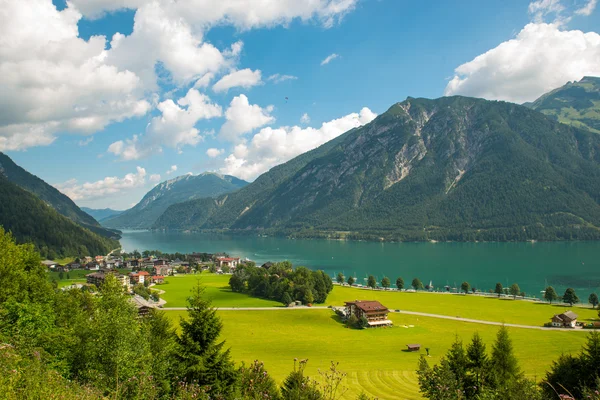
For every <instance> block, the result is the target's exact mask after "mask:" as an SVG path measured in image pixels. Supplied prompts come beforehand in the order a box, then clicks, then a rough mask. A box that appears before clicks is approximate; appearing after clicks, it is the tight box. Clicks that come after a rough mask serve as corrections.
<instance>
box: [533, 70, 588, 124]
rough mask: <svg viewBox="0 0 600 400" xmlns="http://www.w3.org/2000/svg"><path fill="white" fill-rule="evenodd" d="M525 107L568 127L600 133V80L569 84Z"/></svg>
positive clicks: (586, 79) (585, 79)
mask: <svg viewBox="0 0 600 400" xmlns="http://www.w3.org/2000/svg"><path fill="white" fill-rule="evenodd" d="M525 105H526V106H528V107H530V108H532V109H534V110H537V111H540V112H542V113H544V114H546V115H548V116H550V117H551V118H554V119H556V120H557V121H559V122H562V123H565V124H567V125H571V126H575V127H579V128H585V129H589V130H591V131H592V132H596V133H600V78H596V77H591V76H586V77H584V78H583V79H582V80H580V81H579V82H569V83H567V84H566V85H564V86H562V87H560V88H558V89H555V90H553V91H551V92H549V93H546V94H545V95H543V96H542V97H540V98H539V99H537V100H536V101H534V102H533V103H527V104H525Z"/></svg>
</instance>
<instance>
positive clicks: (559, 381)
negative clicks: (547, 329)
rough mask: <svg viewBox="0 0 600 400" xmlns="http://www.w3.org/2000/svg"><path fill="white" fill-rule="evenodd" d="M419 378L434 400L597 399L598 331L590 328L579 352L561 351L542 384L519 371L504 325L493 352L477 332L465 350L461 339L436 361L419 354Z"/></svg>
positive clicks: (599, 394)
mask: <svg viewBox="0 0 600 400" xmlns="http://www.w3.org/2000/svg"><path fill="white" fill-rule="evenodd" d="M417 376H418V380H419V387H420V392H421V394H422V396H423V397H425V398H426V399H431V400H466V399H476V400H487V399H490V400H491V399H498V400H501V399H502V400H507V399H508V400H550V399H557V400H580V399H590V400H599V399H600V391H599V389H600V378H599V377H600V334H599V333H598V332H595V331H594V332H591V333H590V334H589V335H588V337H587V343H586V344H585V345H584V346H583V348H582V350H581V352H580V353H579V354H578V355H570V354H563V355H561V356H560V357H559V359H558V360H556V361H554V362H553V363H552V365H551V366H550V369H549V370H548V372H546V375H545V377H544V379H542V380H541V381H540V382H536V381H534V380H531V379H529V378H528V377H526V376H525V375H524V374H523V372H522V371H521V369H520V367H519V361H518V359H517V357H516V356H515V354H514V352H513V346H512V341H511V339H510V337H509V333H508V329H507V328H506V327H504V326H503V327H501V328H500V329H499V330H498V333H497V335H496V340H495V342H494V343H493V345H492V349H491V352H488V351H487V349H486V345H485V343H484V342H483V340H482V339H481V337H480V336H479V334H477V333H475V334H474V335H473V338H472V339H471V342H470V343H469V344H468V345H467V346H466V348H465V346H463V343H462V341H461V340H460V339H459V338H458V337H457V338H456V340H455V342H454V343H453V344H452V346H451V348H450V349H449V350H448V352H447V353H446V355H445V356H443V357H442V358H441V360H440V362H439V363H438V364H437V365H434V366H433V367H431V366H430V365H429V363H428V362H427V359H426V358H425V357H423V356H421V358H420V360H419V366H418V370H417Z"/></svg>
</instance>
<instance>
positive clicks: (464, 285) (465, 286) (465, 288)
mask: <svg viewBox="0 0 600 400" xmlns="http://www.w3.org/2000/svg"><path fill="white" fill-rule="evenodd" d="M460 290H462V291H463V292H465V294H468V293H469V290H471V285H470V284H469V282H463V283H461V284H460Z"/></svg>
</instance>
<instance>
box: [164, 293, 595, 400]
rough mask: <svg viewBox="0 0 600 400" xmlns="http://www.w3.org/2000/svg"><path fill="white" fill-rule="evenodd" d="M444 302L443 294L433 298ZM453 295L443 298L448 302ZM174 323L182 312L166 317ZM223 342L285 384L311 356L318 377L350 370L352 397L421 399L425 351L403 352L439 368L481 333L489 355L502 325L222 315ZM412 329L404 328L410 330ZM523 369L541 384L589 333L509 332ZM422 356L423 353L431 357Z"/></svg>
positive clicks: (297, 314) (311, 314)
mask: <svg viewBox="0 0 600 400" xmlns="http://www.w3.org/2000/svg"><path fill="white" fill-rule="evenodd" d="M430 297H434V298H438V296H435V295H430ZM445 299H446V297H440V301H445ZM167 315H169V316H170V317H171V318H173V320H174V321H179V316H181V315H183V316H185V315H186V314H185V312H182V311H167ZM219 315H220V317H221V318H222V320H223V332H222V337H223V338H224V339H225V340H226V341H227V347H231V354H232V356H233V358H234V360H235V361H237V362H242V361H243V362H246V363H249V362H251V361H253V360H255V359H258V360H261V361H263V362H264V363H265V366H266V367H267V370H268V371H269V373H270V374H271V375H272V376H273V377H274V378H275V379H277V380H278V381H279V382H280V381H281V380H282V379H283V378H285V376H286V375H287V374H288V373H289V372H290V371H291V370H292V368H293V360H294V358H295V357H298V358H299V359H301V358H308V359H309V362H308V367H307V371H308V373H309V374H310V376H312V377H318V376H319V375H318V372H317V370H318V369H321V370H324V369H327V368H328V366H329V362H330V361H336V362H339V363H340V364H339V369H340V370H342V371H344V372H347V373H348V377H347V378H346V382H345V384H346V386H347V387H348V389H349V390H348V392H347V395H346V396H345V397H344V398H347V399H355V398H356V395H357V394H358V393H360V392H361V391H363V390H364V391H365V392H366V393H368V394H370V395H371V396H377V397H378V398H380V399H419V398H421V397H420V396H419V393H418V387H417V380H416V374H415V370H416V368H417V360H418V358H419V353H408V352H405V351H403V350H404V349H405V348H406V347H405V345H406V344H408V343H420V344H421V345H422V346H423V348H425V347H429V348H430V349H431V350H430V351H431V355H432V357H431V358H430V361H431V362H432V363H435V362H438V361H439V357H440V356H441V355H443V354H444V353H445V352H446V351H447V349H448V348H449V347H450V345H451V343H452V342H453V341H454V337H455V335H458V336H459V337H460V338H462V340H463V341H464V342H465V343H467V342H468V341H469V340H470V338H471V336H472V335H473V333H474V332H475V331H477V332H479V333H480V335H481V336H482V337H483V339H484V341H485V343H486V344H487V347H488V350H489V349H490V348H491V344H492V342H493V339H494V337H495V334H496V332H497V329H498V327H495V326H487V325H478V324H470V323H464V322H457V321H447V320H440V319H435V318H425V317H416V316H409V315H402V314H391V315H390V319H392V320H393V321H394V324H395V326H394V327H393V328H379V329H367V330H353V329H347V328H345V327H344V326H343V325H342V324H341V323H340V322H339V320H338V319H337V317H335V316H334V314H333V312H332V311H331V310H293V311H291V310H290V311H285V310H281V311H219ZM410 325H412V326H413V327H406V328H405V327H404V326H410ZM510 334H511V338H512V339H513V344H514V348H515V353H516V355H517V356H518V358H519V360H520V363H521V367H522V369H523V370H524V372H525V373H526V374H528V375H529V376H530V377H531V378H536V379H537V380H538V381H540V380H541V379H542V378H543V376H544V372H545V370H546V369H547V368H548V366H549V365H550V364H551V361H552V360H554V359H556V358H557V357H558V356H559V355H560V354H561V353H563V352H578V351H579V349H580V348H581V345H582V343H583V342H584V341H585V336H586V334H585V333H582V332H559V331H533V330H529V329H516V328H514V329H510ZM421 353H423V354H424V351H422V352H421Z"/></svg>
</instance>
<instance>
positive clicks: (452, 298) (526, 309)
mask: <svg viewBox="0 0 600 400" xmlns="http://www.w3.org/2000/svg"><path fill="white" fill-rule="evenodd" d="M198 279H200V282H201V283H202V285H204V286H205V287H206V294H207V296H208V297H209V298H211V299H212V300H213V304H214V306H215V307H273V306H281V304H280V303H278V302H275V301H270V300H264V299H257V298H253V297H249V296H246V295H244V294H240V293H234V292H232V291H231V289H229V285H228V282H229V276H228V275H214V274H208V273H203V274H200V275H188V276H175V277H168V278H167V279H166V283H165V284H163V285H160V286H156V287H155V288H156V289H161V290H164V291H165V293H164V294H163V295H162V298H164V299H165V300H166V301H167V304H166V306H165V307H185V306H186V299H187V297H188V296H189V293H190V290H191V288H192V287H193V286H194V285H195V284H196V281H197V280H198ZM350 300H378V301H380V302H381V303H382V304H384V305H385V306H386V307H388V308H391V309H399V310H405V311H419V312H424V313H430V314H441V315H448V316H452V317H456V316H459V317H462V318H470V319H479V320H484V321H496V322H505V323H512V324H523V325H538V326H541V325H543V324H544V323H546V322H549V321H550V318H551V317H552V316H553V315H554V314H560V313H561V312H564V311H566V310H569V309H572V310H574V311H575V312H576V313H577V314H579V320H580V321H591V320H595V319H597V318H598V310H594V309H591V308H588V307H564V306H557V305H550V304H548V303H544V302H531V301H523V300H513V299H512V298H510V297H509V298H501V299H498V298H497V297H483V296H476V295H472V294H469V295H464V294H443V293H425V292H421V293H413V292H397V291H379V290H368V289H358V288H351V287H347V286H337V285H336V286H334V288H333V290H332V292H331V293H330V294H329V296H328V297H327V302H326V304H325V305H332V306H343V305H344V302H345V301H350Z"/></svg>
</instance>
